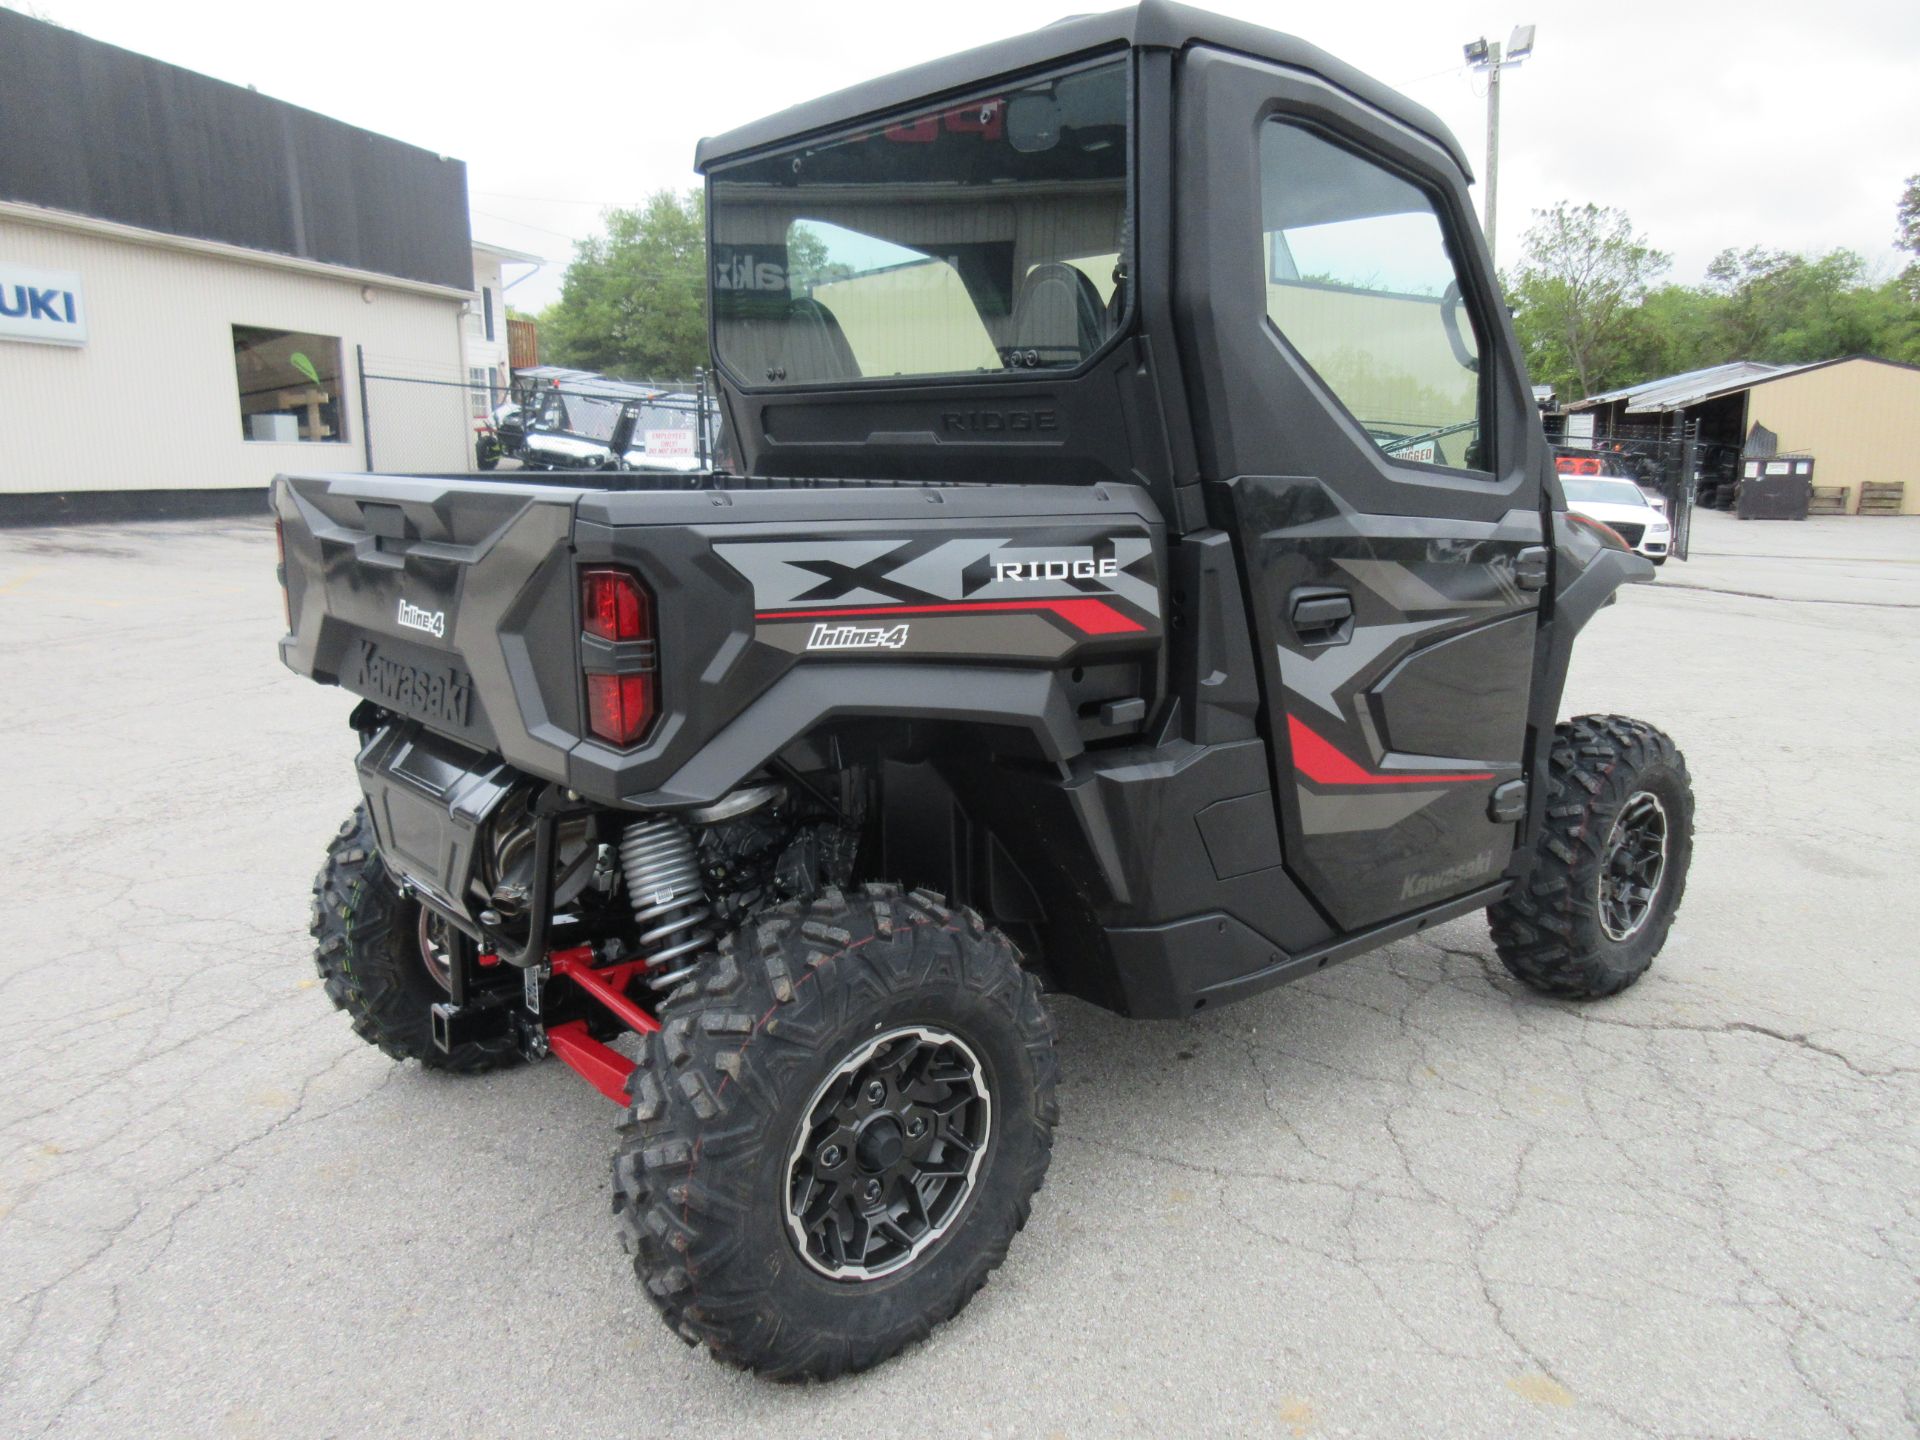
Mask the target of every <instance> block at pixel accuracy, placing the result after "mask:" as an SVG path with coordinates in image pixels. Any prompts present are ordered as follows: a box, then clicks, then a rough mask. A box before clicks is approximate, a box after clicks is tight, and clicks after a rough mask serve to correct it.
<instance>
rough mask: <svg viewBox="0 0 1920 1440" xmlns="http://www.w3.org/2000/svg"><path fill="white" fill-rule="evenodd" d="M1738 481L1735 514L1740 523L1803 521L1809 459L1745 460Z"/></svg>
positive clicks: (1808, 492)
mask: <svg viewBox="0 0 1920 1440" xmlns="http://www.w3.org/2000/svg"><path fill="white" fill-rule="evenodd" d="M1744 471H1745V473H1744V474H1742V475H1741V477H1740V499H1739V501H1738V503H1737V506H1736V509H1735V513H1736V514H1737V515H1739V517H1740V518H1741V519H1742V520H1804V519H1806V518H1807V501H1808V499H1809V498H1810V497H1811V496H1812V494H1813V458H1812V457H1811V456H1804V455H1781V456H1776V457H1774V458H1773V459H1770V460H1754V459H1749V460H1747V461H1746V462H1745V465H1744Z"/></svg>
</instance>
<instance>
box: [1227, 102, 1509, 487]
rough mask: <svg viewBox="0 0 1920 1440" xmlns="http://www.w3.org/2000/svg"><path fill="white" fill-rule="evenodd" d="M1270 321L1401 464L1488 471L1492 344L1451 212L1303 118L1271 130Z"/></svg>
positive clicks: (1267, 138) (1267, 195)
mask: <svg viewBox="0 0 1920 1440" xmlns="http://www.w3.org/2000/svg"><path fill="white" fill-rule="evenodd" d="M1260 208H1261V229H1262V232H1263V234H1262V239H1263V242H1264V255H1263V257H1262V258H1263V263H1264V265H1265V272H1266V305H1267V318H1268V319H1269V320H1271V321H1272V323H1273V324H1274V326H1275V327H1276V328H1277V329H1278V330H1279V332H1280V334H1281V335H1282V336H1283V337H1284V338H1285V340H1286V341H1287V343H1288V344H1289V345H1291V346H1292V347H1293V349H1294V351H1295V352H1296V353H1297V354H1298V355H1299V356H1300V358H1301V359H1302V360H1304V361H1305V362H1306V363H1307V365H1308V366H1309V367H1311V368H1312V370H1313V372H1314V373H1315V375H1317V376H1318V377H1319V379H1320V381H1321V383H1322V384H1323V385H1325V386H1326V388H1327V389H1328V390H1329V391H1330V392H1331V393H1332V394H1333V396H1334V398H1335V399H1336V400H1338V401H1339V403H1340V405H1341V406H1342V407H1343V408H1344V409H1345V410H1346V411H1347V413H1348V414H1349V415H1350V416H1351V417H1352V418H1353V420H1354V422H1355V423H1356V424H1357V425H1358V426H1359V427H1360V428H1361V429H1362V430H1363V431H1365V432H1366V434H1367V435H1368V436H1369V437H1370V438H1371V439H1372V441H1373V443H1374V444H1375V445H1377V446H1379V448H1380V450H1381V452H1382V453H1383V454H1384V455H1386V456H1388V457H1389V458H1390V459H1392V460H1394V461H1398V462H1402V463H1406V464H1411V465H1435V466H1441V467H1445V468H1447V469H1452V470H1467V471H1477V472H1481V473H1487V472H1490V471H1491V470H1492V469H1493V457H1492V455H1491V454H1490V453H1489V447H1488V444H1487V436H1488V435H1489V433H1490V428H1489V426H1488V425H1487V423H1486V413H1485V412H1486V406H1487V398H1486V395H1487V387H1486V386H1485V385H1484V384H1483V383H1482V377H1481V373H1480V355H1481V352H1482V343H1481V334H1480V329H1479V325H1478V322H1477V321H1476V319H1475V317H1474V316H1473V314H1472V309H1471V307H1470V306H1469V305H1468V304H1467V303H1466V301H1465V299H1464V297H1463V295H1462V292H1461V286H1460V278H1459V271H1458V268H1457V267H1456V265H1455V262H1454V258H1453V255H1452V253H1451V251H1450V250H1449V248H1448V244H1447V239H1446V231H1445V230H1444V229H1443V227H1442V224H1441V219H1440V213H1439V211H1438V210H1437V208H1436V206H1435V204H1434V202H1433V200H1432V198H1431V197H1430V196H1429V195H1428V194H1427V192H1426V191H1425V190H1423V189H1421V188H1420V187H1419V186H1417V185H1415V184H1413V183H1412V182H1411V181H1409V180H1406V179H1404V178H1402V177H1401V176H1400V175H1398V174H1396V173H1394V172H1393V171H1391V170H1388V169H1386V168H1384V167H1382V166H1381V165H1379V164H1377V163H1375V162H1373V161H1371V160H1368V159H1366V158H1365V157H1363V156H1361V155H1359V154H1357V153H1355V152H1354V151H1352V150H1348V149H1346V148H1345V147H1344V146H1342V145H1339V144H1336V143H1335V142H1334V141H1332V140H1330V139H1328V138H1326V137H1325V136H1323V135H1322V134H1321V133H1319V132H1318V131H1316V130H1312V129H1309V128H1307V127H1306V126H1304V125H1301V124H1299V123H1297V122H1294V121H1289V120H1284V119H1273V120H1268V121H1267V122H1266V123H1265V124H1264V125H1263V126H1262V127H1261V133H1260Z"/></svg>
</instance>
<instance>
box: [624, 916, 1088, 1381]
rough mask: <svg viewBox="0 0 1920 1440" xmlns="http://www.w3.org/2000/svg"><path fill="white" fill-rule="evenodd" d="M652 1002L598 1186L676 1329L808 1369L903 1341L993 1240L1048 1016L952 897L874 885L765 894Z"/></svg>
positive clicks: (771, 1371)
mask: <svg viewBox="0 0 1920 1440" xmlns="http://www.w3.org/2000/svg"><path fill="white" fill-rule="evenodd" d="M660 1019H661V1021H662V1024H663V1028H662V1029H661V1031H660V1033H659V1034H657V1035H654V1036H651V1037H650V1038H649V1040H648V1042H647V1045H646V1049H645V1052H644V1054H643V1056H642V1059H641V1061H640V1066H639V1068H638V1069H637V1070H636V1071H635V1073H634V1078H633V1082H632V1099H633V1107H632V1109H631V1110H630V1111H629V1112H628V1114H627V1116H626V1118H625V1120H624V1121H623V1122H622V1125H621V1140H620V1144H619V1148H618V1150H617V1152H616V1153H615V1156H614V1163H613V1196H614V1209H615V1212H616V1213H617V1214H618V1216H619V1218H620V1226H621V1231H622V1237H623V1239H624V1240H625V1242H626V1245H627V1247H628V1249H629V1251H630V1252H631V1253H632V1254H633V1256H634V1269H635V1272H636V1273H637V1274H638V1276H639V1278H640V1280H641V1282H642V1283H643V1284H644V1285H645V1287H646V1290H647V1294H648V1297H649V1298H650V1299H651V1300H652V1301H653V1303H654V1304H655V1305H656V1306H658V1307H659V1309H660V1311H661V1313H662V1315H663V1316H664V1317H665V1318H666V1321H667V1323H668V1324H669V1325H671V1326H672V1327H673V1328H674V1329H675V1330H676V1331H677V1332H678V1333H679V1334H680V1335H681V1336H682V1337H683V1338H684V1339H686V1340H688V1341H689V1342H695V1343H703V1344H705V1345H706V1346H707V1347H708V1348H709V1349H711V1350H712V1352H713V1353H714V1354H715V1355H716V1356H717V1357H719V1358H720V1359H722V1360H725V1361H728V1362H729V1363H732V1364H735V1365H739V1366H742V1367H744V1368H748V1369H752V1370H755V1371H758V1372H760V1373H761V1374H764V1375H768V1376H771V1377H774V1378H780V1379H802V1378H813V1379H830V1378H832V1377H834V1376H836V1375H840V1374H843V1373H845V1372H848V1371H854V1370H864V1369H866V1368H867V1367H869V1366H871V1365H875V1364H878V1363H879V1362H880V1361H882V1360H884V1359H886V1358H887V1357H888V1356H890V1355H893V1354H894V1353H896V1352H897V1351H899V1350H900V1349H901V1348H903V1347H904V1346H906V1345H908V1344H910V1343H912V1342H914V1341H916V1340H920V1339H922V1338H924V1337H925V1336H926V1335H927V1333H928V1332H929V1331H930V1330H931V1329H932V1328H933V1326H935V1325H936V1324H939V1323H940V1322H941V1321H943V1320H946V1319H949V1318H950V1317H951V1316H953V1315H954V1314H955V1313H956V1312H958V1311H959V1309H960V1308H961V1307H962V1306H963V1305H965V1304H966V1303H967V1301H968V1300H969V1299H970V1298H971V1297H972V1295H973V1293H974V1292H975V1291H976V1290H978V1289H979V1288H980V1286H981V1285H982V1284H984V1283H985V1281H986V1278H987V1274H988V1272H989V1271H991V1270H993V1269H994V1268H995V1267H996V1266H998V1265H999V1264H1000V1262H1001V1261H1002V1260H1003V1259H1004V1258H1005V1257H1006V1253H1007V1247H1008V1245H1009V1243H1010V1242H1011V1241H1012V1239H1013V1236H1014V1235H1015V1233H1016V1232H1018V1231H1019V1230H1020V1228H1021V1227H1022V1226H1023V1225H1024V1224H1025V1223H1026V1219H1027V1214H1028V1210H1029V1208H1030V1206H1031V1203H1032V1198H1033V1194H1034V1192H1035V1191H1036V1190H1038V1189H1039V1187H1040V1182H1041V1180H1042V1178H1043V1177H1044V1176H1045V1174H1046V1169H1047V1160H1048V1157H1049V1155H1050V1153H1051V1150H1052V1143H1053V1125H1054V1116H1055V1104H1054V1049H1053V1029H1052V1025H1051V1023H1050V1021H1049V1019H1048V1017H1047V1012H1046V1010H1045V1008H1044V1007H1043V1006H1042V1004H1041V1001H1040V989H1039V985H1038V984H1037V982H1036V981H1035V980H1034V979H1033V977H1032V976H1031V975H1029V974H1027V973H1026V972H1025V971H1023V970H1022V969H1021V968H1020V965H1019V962H1018V960H1017V959H1016V957H1015V954H1014V950H1013V947H1012V945H1011V944H1010V943H1009V942H1008V941H1007V939H1006V937H1005V936H1003V935H1001V934H1000V933H999V932H998V931H997V930H994V929H991V928H990V927H988V926H987V925H985V924H984V923H983V922H982V921H981V919H980V917H979V916H977V915H975V914H973V912H972V911H970V910H965V909H961V910H951V909H948V908H947V907H946V906H945V905H943V904H942V903H941V902H940V901H939V900H938V899H937V898H936V897H934V896H932V895H929V894H926V893H924V892H920V891H915V892H914V893H912V894H906V893H903V892H902V891H900V890H899V889H897V888H894V887H890V886H869V887H867V888H866V889H865V891H864V892H863V893H861V894H860V895H858V896H856V897H843V896H842V895H841V894H839V893H838V892H832V891H830V892H828V893H827V894H826V895H825V896H823V897H822V898H821V899H819V900H817V901H815V902H813V903H812V904H810V905H801V904H790V905H785V906H781V907H780V908H778V909H776V910H774V911H771V912H769V913H768V914H766V915H764V916H762V917H761V918H760V919H758V920H757V921H756V922H754V923H753V924H752V925H751V926H749V928H748V929H747V930H746V931H743V932H741V933H739V934H736V935H734V936H732V937H730V938H729V939H728V940H727V941H726V942H725V943H724V944H723V945H722V947H721V950H720V953H719V955H718V956H716V957H715V958H714V959H713V960H712V961H710V962H709V964H708V965H707V967H706V969H705V973H704V974H703V975H701V976H699V977H697V978H696V979H694V980H692V981H690V982H689V983H688V984H686V985H683V986H682V987H681V988H680V989H678V990H676V991H675V992H674V994H673V995H672V996H671V997H670V998H669V999H668V1000H667V1002H666V1003H665V1004H664V1005H663V1006H662V1007H661V1010H660Z"/></svg>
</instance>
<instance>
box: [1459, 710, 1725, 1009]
mask: <svg viewBox="0 0 1920 1440" xmlns="http://www.w3.org/2000/svg"><path fill="white" fill-rule="evenodd" d="M1548 783H1549V785H1550V786H1551V789H1550V790H1549V792H1548V795H1547V813H1546V823H1545V825H1544V826H1543V827H1542V828H1541V831H1540V834H1539V836H1538V837H1537V838H1536V840H1535V842H1534V843H1535V851H1536V853H1535V854H1534V857H1533V865H1532V868H1531V870H1530V871H1529V872H1528V874H1527V877H1526V879H1525V880H1523V881H1522V882H1521V884H1520V886H1519V887H1518V888H1517V889H1516V890H1515V891H1514V893H1513V894H1511V895H1509V896H1508V897H1507V898H1506V899H1504V900H1502V901H1500V902H1499V903H1498V904H1495V905H1493V906H1491V907H1489V908H1488V910H1487V918H1488V920H1489V921H1490V922H1491V924H1492V928H1493V944H1494V948H1495V950H1496V951H1498V952H1499V955H1500V959H1501V961H1502V962H1503V963H1504V964H1505V965H1506V967H1507V969H1508V970H1510V971H1511V972H1512V973H1513V974H1514V976H1515V977H1517V978H1518V979H1520V980H1522V981H1524V982H1525V983H1526V984H1528V985H1530V986H1532V987H1533V988H1534V989H1535V990H1539V991H1541V992H1543V993H1544V994H1548V995H1554V996H1559V997H1561V998H1563V999H1569V1000H1590V999H1598V998H1600V997H1601V996H1606V995H1617V994H1619V993H1620V992H1621V991H1622V990H1625V989H1626V988H1627V987H1628V986H1629V985H1631V984H1633V982H1634V981H1636V980H1638V979H1639V978H1640V977H1641V976H1642V975H1644V974H1645V973H1646V971H1647V967H1648V966H1649V965H1651V964H1652V963H1653V957H1654V956H1655V955H1657V954H1659V953H1660V947H1661V946H1662V945H1664V944H1665V943H1666V940H1667V932H1668V931H1669V930H1670V929H1671V928H1672V927H1673V917H1674V914H1675V912H1677V911H1678V910H1679V908H1680V899H1681V896H1682V895H1683V894H1684V893H1685V891H1686V886H1687V866H1688V864H1689V862H1690V861H1691V860H1692V858H1693V783H1692V781H1691V780H1690V779H1689V778H1688V776H1687V762H1686V760H1685V758H1684V757H1683V756H1682V755H1681V754H1680V751H1679V750H1678V749H1677V748H1676V747H1675V745H1674V743H1673V741H1672V740H1670V739H1668V738H1667V736H1666V735H1664V734H1663V733H1661V732H1660V731H1658V730H1656V729H1654V728H1653V726H1651V725H1646V724H1643V723H1641V722H1640V721H1638V720H1630V719H1628V718H1627V717H1626V716H1624V715H1582V716H1580V717H1579V718H1577V719H1574V720H1568V721H1565V722H1563V723H1562V724H1561V725H1560V726H1559V727H1557V729H1556V730H1555V731H1554V739H1553V753H1552V757H1551V760H1550V762H1549V770H1548ZM1656 832H1657V838H1658V840H1659V842H1660V843H1659V844H1658V845H1657V846H1656V845H1655V844H1654V843H1653V842H1654V840H1655V838H1656ZM1656 850H1657V851H1658V853H1659V857H1660V858H1659V863H1658V865H1657V867H1655V866H1653V865H1652V864H1651V863H1650V857H1652V856H1653V855H1654V854H1655V852H1656ZM1656 868H1657V875H1656V874H1655V870H1656ZM1636 875H1637V876H1638V879H1639V880H1642V881H1649V882H1651V883H1649V884H1644V885H1642V884H1639V883H1638V882H1637V881H1635V880H1634V877H1635V876H1636ZM1623 881H1624V882H1627V883H1625V884H1623V883H1622V882H1623ZM1646 890H1650V891H1651V894H1650V895H1648V896H1646V897H1645V898H1644V900H1642V899H1641V898H1639V897H1638V893H1637V892H1639V891H1646Z"/></svg>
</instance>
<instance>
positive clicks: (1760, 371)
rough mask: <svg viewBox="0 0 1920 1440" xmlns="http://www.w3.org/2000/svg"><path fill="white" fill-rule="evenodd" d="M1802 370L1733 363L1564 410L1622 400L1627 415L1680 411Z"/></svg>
mask: <svg viewBox="0 0 1920 1440" xmlns="http://www.w3.org/2000/svg"><path fill="white" fill-rule="evenodd" d="M1803 368H1805V367H1803V366H1799V365H1769V364H1767V363H1766V362H1765V361H1761V360H1733V361H1729V362H1728V363H1727V364H1725V365H1709V366H1707V367H1706V368H1705V369H1704V370H1688V371H1686V372H1684V373H1683V374H1679V375H1665V376H1662V377H1661V378H1660V379H1658V380H1642V381H1641V382H1640V383H1639V384H1638V385H1627V386H1623V387H1622V388H1620V389H1618V390H1608V391H1606V392H1604V393H1602V394H1599V395H1589V396H1587V398H1586V399H1584V400H1575V401H1574V402H1572V403H1571V404H1570V405H1568V406H1567V408H1568V409H1569V410H1587V409H1591V408H1592V407H1593V406H1595V405H1613V404H1617V403H1618V402H1619V401H1622V400H1625V401H1626V402H1627V411H1628V413H1629V414H1648V413H1657V412H1660V411H1665V410H1683V409H1685V408H1686V407H1687V406H1689V405H1694V404H1698V403H1699V402H1700V401H1702V400H1705V399H1707V398H1708V397H1710V396H1713V395H1724V394H1726V393H1727V392H1728V391H1730V390H1743V389H1745V388H1746V387H1747V386H1749V385H1753V384H1757V383H1758V382H1759V381H1761V380H1770V379H1772V378H1773V377H1774V376H1776V375H1784V374H1785V373H1786V372H1787V371H1789V370H1799V369H1803Z"/></svg>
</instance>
